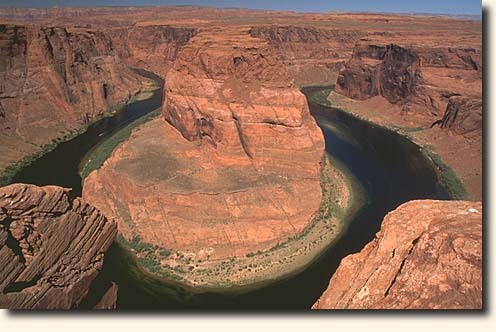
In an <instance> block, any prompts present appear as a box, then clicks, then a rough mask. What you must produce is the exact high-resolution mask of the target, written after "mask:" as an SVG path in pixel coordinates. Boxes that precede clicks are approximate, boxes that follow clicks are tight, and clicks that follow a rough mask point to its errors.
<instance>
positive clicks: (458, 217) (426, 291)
mask: <svg viewBox="0 0 496 332" xmlns="http://www.w3.org/2000/svg"><path fill="white" fill-rule="evenodd" d="M481 308H482V203H481V202H467V201H431V200H420V201H410V202H408V203H405V204H403V205H401V206H400V207H398V208H397V209H396V210H394V211H392V212H390V213H389V214H388V215H387V216H386V217H385V218H384V221H383V223H382V227H381V230H380V231H379V233H377V235H376V237H375V239H374V240H373V241H372V242H370V243H369V244H367V245H366V246H365V248H363V249H362V250H361V251H360V252H359V253H357V254H353V255H350V256H347V257H345V258H344V259H343V260H342V261H341V264H340V265H339V268H338V269H337V271H336V272H335V273H334V275H333V276H332V279H331V281H330V283H329V287H328V288H327V290H326V291H325V292H324V294H322V296H321V297H320V299H319V300H318V301H317V302H316V303H315V304H314V306H313V309H481Z"/></svg>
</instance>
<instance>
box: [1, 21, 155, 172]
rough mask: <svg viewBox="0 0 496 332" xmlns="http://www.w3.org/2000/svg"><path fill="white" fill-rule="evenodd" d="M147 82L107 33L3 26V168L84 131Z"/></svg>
mask: <svg viewBox="0 0 496 332" xmlns="http://www.w3.org/2000/svg"><path fill="white" fill-rule="evenodd" d="M147 81H148V80H147V79H145V78H143V77H142V76H140V75H138V74H137V73H135V72H134V71H132V70H131V69H130V68H129V67H128V66H126V65H124V64H123V63H122V62H121V61H120V59H119V57H118V56H117V55H116V52H115V51H114V49H113V44H112V41H111V39H110V38H109V37H108V36H107V35H106V34H105V33H103V32H102V31H94V30H85V29H84V30H83V29H70V28H65V27H53V26H34V25H14V24H12V25H5V24H2V25H0V113H1V115H0V129H1V131H0V137H1V140H2V145H1V146H0V155H1V157H0V170H3V169H4V168H5V167H6V166H7V165H9V164H10V163H12V162H16V161H18V160H19V159H21V158H22V157H24V156H25V155H28V154H31V153H34V152H38V151H39V150H40V149H41V147H42V146H43V145H45V144H48V143H51V142H52V140H54V139H57V138H61V137H63V136H66V135H68V134H69V133H70V132H71V131H77V130H79V129H81V127H83V126H84V125H85V124H87V123H90V122H92V121H93V120H94V119H96V118H97V117H99V116H101V115H102V114H103V113H105V112H107V111H109V110H110V108H111V107H112V106H115V105H116V104H119V103H122V102H125V101H127V100H128V99H129V98H130V97H131V96H133V95H135V94H137V93H138V92H139V91H140V89H141V86H142V84H143V83H144V82H147Z"/></svg>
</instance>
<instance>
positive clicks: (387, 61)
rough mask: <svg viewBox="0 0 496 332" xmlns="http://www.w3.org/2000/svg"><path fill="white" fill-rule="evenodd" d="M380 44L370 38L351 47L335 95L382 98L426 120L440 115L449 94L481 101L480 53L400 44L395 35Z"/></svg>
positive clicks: (445, 105) (465, 48)
mask: <svg viewBox="0 0 496 332" xmlns="http://www.w3.org/2000/svg"><path fill="white" fill-rule="evenodd" d="M385 42H386V40H384V39H379V40H377V38H372V37H370V36H369V37H367V38H364V40H363V41H361V42H360V43H358V44H357V45H356V46H355V48H354V51H353V56H352V58H351V60H349V61H348V62H347V63H346V64H345V68H344V69H343V70H342V71H341V72H340V74H339V77H338V79H337V84H336V92H338V93H340V94H342V95H345V96H347V97H350V98H353V99H357V100H366V99H370V98H372V97H376V96H381V97H383V98H384V99H385V101H386V102H388V103H391V104H394V105H399V106H401V108H402V111H403V112H405V113H411V112H416V113H420V115H423V116H424V117H427V118H429V117H430V118H431V119H432V117H433V116H434V117H437V116H442V115H443V113H444V112H445V110H446V107H447V105H448V103H449V100H450V98H451V97H452V96H463V97H464V98H470V99H478V100H481V99H482V55H481V50H480V49H477V48H473V47H469V46H467V47H463V46H461V47H460V46H459V47H453V46H443V44H441V45H439V46H434V45H432V46H430V45H428V46H425V45H422V46H421V45H416V44H405V43H404V42H399V41H398V40H397V37H396V38H391V39H389V42H390V43H388V44H386V43H385ZM395 42H398V44H396V43H395ZM462 77H463V79H461V78H462ZM431 122H433V121H431Z"/></svg>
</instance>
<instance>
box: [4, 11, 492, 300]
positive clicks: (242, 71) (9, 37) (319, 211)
mask: <svg viewBox="0 0 496 332" xmlns="http://www.w3.org/2000/svg"><path fill="white" fill-rule="evenodd" d="M0 18H1V20H2V24H0V54H1V58H0V59H1V60H0V66H1V67H0V75H1V76H0V78H1V80H0V81H1V83H0V128H2V131H1V134H0V137H1V140H2V145H1V146H0V156H1V157H0V171H3V173H4V174H6V175H4V177H3V179H2V180H3V182H4V183H9V179H10V175H12V174H13V173H15V171H16V170H17V169H18V168H19V167H22V166H24V165H25V164H26V163H29V162H30V160H32V159H33V158H36V157H37V156H39V155H40V154H42V153H46V152H48V151H49V150H50V149H51V148H52V147H53V145H55V144H57V143H59V142H61V141H64V140H68V139H70V138H72V137H73V136H75V135H77V134H78V133H80V132H81V131H84V130H85V128H87V126H88V125H90V124H91V123H94V122H96V121H98V120H99V119H101V118H104V117H106V116H111V115H113V114H118V112H119V109H120V108H122V106H123V105H125V104H126V103H131V102H133V101H135V100H139V99H142V98H146V97H147V96H148V95H149V94H150V93H151V91H154V90H156V89H157V88H160V87H159V85H158V84H157V82H155V81H154V80H152V79H151V78H149V77H146V76H144V75H142V73H140V71H139V70H138V69H144V70H147V71H149V72H152V73H155V74H157V75H158V76H160V77H161V78H162V79H164V81H165V84H164V87H163V103H162V110H161V116H160V117H155V118H153V119H152V120H150V121H147V122H145V123H144V124H140V125H139V126H136V127H135V128H134V129H133V130H132V131H131V134H130V135H129V138H128V139H125V140H123V141H122V142H120V144H118V145H117V146H115V147H114V148H113V151H112V153H111V154H109V156H108V158H107V159H106V160H105V161H104V163H103V165H102V166H101V167H99V168H98V169H96V170H94V171H93V172H91V173H90V174H89V175H88V176H85V178H84V179H82V181H84V182H83V194H82V196H83V198H82V200H84V202H87V203H89V204H91V206H94V208H93V207H90V205H85V204H86V203H82V200H81V199H80V198H76V199H75V200H74V201H73V203H71V204H69V205H68V206H65V205H64V209H65V210H63V211H62V212H61V213H63V214H64V213H68V212H67V211H68V210H70V209H71V208H74V209H75V213H76V214H78V213H79V214H81V215H83V219H84V218H86V216H87V214H88V213H89V212H86V210H88V209H89V210H91V211H92V212H91V213H89V214H97V215H98V217H95V218H96V219H98V220H99V221H100V222H102V220H105V222H106V220H107V219H105V217H103V215H105V216H106V218H108V220H114V221H115V222H116V224H117V229H118V232H119V236H118V242H119V243H121V244H122V245H124V247H126V248H127V249H129V250H130V251H131V252H132V253H133V254H134V255H135V256H136V257H137V259H138V263H139V264H140V266H141V268H142V269H143V270H144V272H146V273H149V274H151V275H154V276H156V277H160V278H164V279H166V280H169V279H173V280H175V281H176V282H183V283H185V284H188V285H189V286H208V287H228V286H229V285H244V284H249V283H254V282H255V281H256V282H260V281H261V280H262V279H268V278H269V279H274V278H276V277H282V276H285V275H287V274H290V273H291V272H292V271H293V270H295V271H296V270H298V269H301V268H304V267H305V266H308V265H309V264H310V263H311V262H312V261H313V258H314V257H318V256H319V252H317V251H316V249H314V251H313V252H308V251H305V250H302V249H301V248H300V247H297V246H299V244H298V243H297V241H296V240H301V239H302V238H301V237H302V236H308V237H309V238H310V239H313V240H312V241H313V242H312V243H321V246H320V247H319V246H317V247H319V250H321V251H322V250H325V249H326V248H327V246H328V245H330V243H334V241H335V240H337V239H338V238H339V236H340V233H341V232H344V231H345V224H346V222H344V221H343V220H344V219H345V216H349V215H351V212H350V211H351V206H352V205H353V204H352V200H353V199H355V200H357V199H358V196H359V195H358V194H357V193H356V192H355V191H356V189H354V188H352V186H350V183H348V181H347V179H346V175H345V172H343V171H342V170H340V169H339V167H337V164H336V163H335V162H333V161H330V160H329V159H328V158H327V156H326V154H325V151H324V150H325V148H326V143H327V142H325V141H324V136H323V134H322V131H321V129H320V128H319V126H318V125H317V123H316V121H315V119H314V117H313V116H312V114H311V113H310V111H309V107H308V104H307V100H306V98H305V96H304V95H303V93H302V92H301V91H300V88H302V87H306V86H325V87H327V90H323V95H322V98H321V99H320V102H321V103H322V104H323V105H326V106H332V107H335V108H339V109H341V111H343V112H346V113H347V114H351V115H353V116H355V117H357V118H360V119H362V120H365V121H369V122H370V123H373V124H375V125H380V126H383V127H386V128H389V129H391V130H394V131H396V132H398V133H400V134H401V135H404V136H406V137H408V138H409V139H410V140H412V141H413V142H415V143H416V144H418V145H419V146H420V148H421V149H422V150H423V151H425V152H424V153H425V154H426V155H427V156H428V158H430V160H431V161H432V162H433V164H434V165H435V167H437V171H438V173H439V176H440V179H441V185H443V186H445V187H446V188H447V191H448V192H449V193H450V195H451V197H452V198H458V199H466V200H474V201H477V200H481V199H482V187H483V182H482V134H483V133H482V126H483V125H482V121H483V112H482V70H483V66H482V33H481V24H480V22H478V21H468V20H457V19H453V18H448V17H442V16H439V17H429V16H415V15H409V16H402V15H386V14H347V13H322V14H318V13H312V14H302V13H294V12H267V11H251V10H238V9H226V10H219V9H213V8H194V7H191V8H189V7H188V8H181V7H171V8H146V7H144V8H139V9H138V8H127V7H122V8H98V9H97V8H64V9H50V10H42V9H40V10H36V9H16V8H5V9H0ZM330 144H332V142H331V143H330ZM330 148H331V149H332V146H331V147H330ZM16 186H22V185H16ZM19 188H24V189H22V190H21V189H19ZM19 188H16V187H12V186H11V187H5V188H3V189H2V190H7V191H6V193H5V194H4V196H5V195H9V194H7V192H10V191H13V192H14V193H15V194H14V195H21V194H20V192H23V193H25V194H26V195H27V197H28V200H31V199H33V198H32V197H38V196H39V195H42V196H43V195H46V196H47V197H51V196H52V195H55V194H54V193H57V194H56V195H57V197H52V198H50V199H48V198H46V199H45V201H43V200H42V201H41V202H40V204H41V203H43V204H45V205H46V204H49V202H48V201H52V203H53V201H55V202H59V200H60V199H59V198H58V197H59V196H60V197H63V201H64V202H65V201H66V200H68V199H69V198H67V195H68V191H67V190H68V189H62V188H57V189H55V187H50V188H49V187H44V188H41V189H39V188H35V187H19ZM47 188H48V189H47ZM40 190H41V192H46V193H47V194H40V192H39V191H40ZM5 197H10V196H5ZM16 197H17V196H16ZM43 197H45V196H43ZM35 201H36V199H35ZM55 204H61V203H55ZM64 204H66V203H64ZM33 205H36V204H34V203H33ZM80 205H81V206H83V205H84V206H85V208H84V209H83V210H84V213H83V212H81V208H80ZM420 205H422V209H420V210H421V211H423V213H422V214H419V215H415V213H411V212H408V211H414V210H415V208H418V207H419V206H420ZM23 209H24V210H26V211H24V212H18V211H22V210H23ZM96 209H97V210H96ZM14 210H15V211H17V212H16V213H21V214H22V215H24V214H25V213H27V214H29V213H32V214H33V215H32V216H31V218H34V219H35V220H36V221H35V222H34V224H35V225H36V224H37V223H38V222H39V221H37V220H39V219H40V218H41V219H43V218H48V219H46V220H47V222H48V221H49V218H52V217H53V218H55V216H52V215H50V214H49V213H48V212H46V211H45V209H43V208H41V210H36V208H35V207H33V208H28V207H26V206H23V207H21V208H16V209H14ZM468 210H470V211H471V210H475V211H477V213H472V212H469V213H465V212H466V211H468ZM9 211H10V210H6V211H4V210H3V209H2V213H6V214H7V216H8V218H14V217H11V215H12V213H13V212H12V211H10V212H9ZM97 211H99V212H97ZM336 211H339V214H338V213H337V212H336ZM405 211H406V212H405ZM481 211H482V206H481V203H476V202H469V201H467V202H456V203H455V202H450V201H447V202H439V201H427V200H426V201H419V202H417V201H413V202H410V203H406V204H405V205H402V206H400V207H399V208H398V209H397V210H395V211H394V212H391V214H389V215H388V216H386V218H385V219H384V222H383V228H382V230H381V232H380V233H379V234H378V237H377V238H376V239H374V240H372V242H371V243H369V244H368V245H367V246H366V247H365V248H364V249H362V251H361V252H360V253H358V254H355V255H352V256H348V257H346V258H344V259H343V261H342V263H341V265H340V267H339V268H338V269H337V272H336V273H335V274H334V275H333V277H332V279H331V283H330V286H329V289H328V290H327V291H326V292H325V293H324V294H323V296H322V298H321V299H320V300H319V301H318V302H317V303H316V304H315V305H314V308H316V309H328V308H448V307H450V308H451V307H453V308H480V307H481V306H482V303H481V298H482V296H481V292H482V285H481V273H482V272H481V271H482V268H481V264H482V258H481V257H482V253H481V250H480V245H481V239H482V238H481V232H480V224H481V216H480V213H479V212H481ZM407 212H408V213H407ZM424 212H425V213H424ZM458 212H459V213H458ZM47 213H48V214H47ZM100 213H101V214H100ZM5 218H7V217H5ZM16 218H17V217H16ZM23 218H24V217H23ZM57 218H58V215H57ZM23 220H24V219H23ZM321 221H322V222H321ZM403 222H406V224H405V223H403ZM464 222H465V223H466V225H465V224H464V225H463V227H460V228H457V233H450V231H452V229H451V226H452V225H454V224H456V225H459V224H463V223H464ZM30 223H31V224H32V223H33V222H30ZM54 224H56V222H54ZM315 225H319V226H315ZM406 225H409V226H410V227H409V229H410V230H411V232H407V234H406V235H405V234H404V233H405V231H404V229H403V228H402V227H407V226H406ZM43 227H45V226H43ZM112 227H115V226H112ZM112 227H111V228H112ZM35 228H36V227H35ZM317 230H318V231H317ZM104 233H106V234H107V235H106V241H105V243H100V242H99V243H97V244H95V245H94V246H90V247H91V250H92V251H89V254H88V258H91V259H93V260H95V259H96V258H95V257H96V256H95V257H90V256H91V253H94V252H98V253H99V254H98V255H97V256H98V260H97V261H96V262H93V263H92V264H93V265H94V266H93V265H92V266H91V268H89V267H82V266H78V268H79V269H89V270H90V273H89V275H91V277H86V279H85V281H84V282H81V281H80V280H79V279H78V278H80V277H79V276H77V277H71V278H73V279H67V280H68V281H67V283H66V284H65V285H69V284H71V283H72V284H73V285H77V284H78V283H79V282H81V284H84V285H85V286H84V287H82V286H81V288H79V289H78V290H77V293H74V294H73V295H70V298H71V299H70V300H68V299H65V300H64V299H62V298H61V299H60V301H61V302H56V301H55V299H54V298H53V297H52V295H51V294H52V292H53V291H52V290H50V289H51V288H50V286H49V284H46V283H45V281H44V280H45V279H44V277H47V276H48V275H47V273H48V271H52V270H49V269H48V266H47V264H48V263H43V264H41V266H42V267H40V263H36V259H35V260H34V262H35V263H36V264H35V265H34V266H36V268H37V269H41V270H40V271H38V272H36V273H35V272H33V273H34V274H33V273H31V274H30V277H31V278H32V277H33V276H34V275H38V276H39V275H42V276H43V277H41V278H40V279H38V281H37V283H36V285H35V286H33V287H31V288H29V287H28V288H26V289H23V290H22V291H21V292H20V293H19V292H18V293H19V294H18V293H13V294H16V295H15V296H17V297H15V296H14V295H10V294H11V293H7V294H6V296H7V298H8V299H9V301H11V302H5V303H6V306H8V307H22V306H23V307H37V306H47V307H51V308H52V307H57V306H63V307H74V306H76V305H78V304H79V303H81V301H82V299H83V298H84V296H85V295H86V292H87V287H88V285H89V284H90V283H91V280H92V279H93V278H94V277H95V275H96V270H98V269H99V266H101V260H100V258H101V255H103V252H105V250H106V249H107V248H108V246H109V245H110V243H111V242H112V241H113V238H114V237H115V236H116V234H115V233H116V230H115V228H112V229H111V230H106V231H105V232H104ZM413 233H415V234H413ZM403 237H407V238H405V239H404V238H403ZM410 237H412V238H410ZM413 237H415V238H413ZM446 237H447V238H449V241H451V242H453V243H455V242H456V244H457V246H455V248H453V251H449V250H448V249H449V248H445V247H442V246H441V247H440V245H441V244H443V243H444V242H442V241H443V240H442V239H444V238H446ZM6 239H7V237H6ZM304 239H306V238H304ZM419 239H420V240H419ZM85 240H88V239H87V238H85ZM85 240H81V242H78V241H79V240H75V239H74V240H73V241H72V242H76V243H80V245H84V241H85ZM5 241H6V240H5ZM47 241H48V240H47ZM319 241H321V242H319ZM72 242H71V243H72ZM47 243H48V242H47ZM440 243H441V244H440ZM438 244H439V245H438ZM458 244H459V246H458ZM88 245H89V244H88ZM382 246H387V247H388V251H377V250H375V248H377V247H379V248H382ZM7 247H8V245H4V246H3V248H7ZM27 247H28V248H29V250H32V246H31V244H30V245H29V246H27ZM431 247H435V248H436V249H433V251H432V252H431V251H429V252H426V248H431ZM47 248H48V247H47ZM305 248H307V247H306V246H305ZM391 248H392V249H391ZM79 249H80V248H71V249H70V250H69V252H73V251H74V255H77V252H78V250H79ZM390 249H391V250H390ZM444 249H446V250H444ZM37 250H38V249H37ZM45 250H48V249H45ZM54 250H56V249H54ZM281 250H282V251H281ZM440 250H442V251H440ZM41 252H43V251H41ZM391 252H393V254H392V256H393V257H392V258H391V259H390V256H389V255H390V253H391ZM397 253H398V254H397ZM428 254H429V255H431V256H432V257H434V258H432V257H431V256H428ZM29 255H34V256H33V257H36V254H35V253H33V252H30V253H29ZM29 255H28V256H27V257H30V256H29ZM95 255H96V254H95ZM283 256H286V257H287V258H288V259H287V260H284V261H283V260H282V257H283ZM9 257H10V256H9ZM42 257H45V256H42ZM85 257H86V256H85ZM467 257H468V258H467ZM40 259H46V258H40ZM433 259H437V260H438V261H439V260H442V261H443V262H444V260H453V264H457V265H456V266H455V267H454V266H452V265H449V266H445V265H443V264H441V263H438V265H436V264H434V263H432V262H431V260H433ZM29 260H31V258H29ZM365 260H367V261H370V266H366V265H365V264H364V263H363V262H362V261H365ZM391 260H392V261H391ZM405 262H406V263H405ZM255 263H256V264H255ZM57 264H58V263H57V262H50V263H49V264H48V265H53V266H56V265H57ZM64 264H65V263H64ZM88 264H89V263H88ZM440 264H441V265H440ZM90 265H91V264H90ZM253 265H255V266H253ZM63 266H65V265H63ZM95 266H97V267H95ZM247 266H249V267H250V268H248V267H247ZM61 268H62V267H60V268H58V269H59V270H60V269H61ZM17 269H20V267H16V270H15V271H17ZM33 269H34V268H33ZM55 269H57V268H55ZM374 269H376V270H377V271H378V270H381V271H382V270H384V271H386V272H387V275H388V276H389V275H390V276H393V275H396V277H394V278H393V277H391V278H389V279H388V278H383V280H382V279H381V278H377V279H378V280H375V279H374V278H372V279H370V284H368V283H366V282H365V281H364V279H367V278H368V277H370V273H372V272H371V271H372V270H374ZM219 270H221V272H220V273H219V272H218V271H219ZM422 270H424V271H425V270H429V271H435V272H436V273H437V274H435V276H436V278H437V279H435V280H434V279H432V280H431V282H433V285H432V287H433V288H435V287H438V286H439V287H440V288H439V289H432V292H431V293H430V295H425V294H424V296H423V297H422V299H424V300H423V301H420V300H419V301H416V302H415V301H413V300H414V299H413V297H414V296H417V295H414V294H418V292H419V291H420V290H419V289H418V288H415V285H412V284H411V283H409V281H408V280H409V278H410V277H411V276H413V277H412V278H415V280H422V281H425V280H426V277H425V276H424V275H422V272H418V271H422ZM453 270H459V271H463V272H460V273H465V274H466V275H468V276H469V277H470V280H465V279H463V278H464V276H460V275H458V274H456V273H455V272H453ZM53 271H55V270H53ZM16 273H17V272H16ZM257 275H258V276H257ZM255 276H257V278H258V279H256V278H255ZM8 278H10V279H8V282H7V284H6V285H7V286H8V284H10V283H12V282H14V281H13V280H15V278H19V277H17V276H9V277H8ZM64 278H65V277H64ZM67 278H69V277H67ZM351 278H352V279H353V280H355V281H354V282H353V287H352V288H350V289H344V286H343V285H346V283H347V282H349V280H350V279H351ZM467 278H468V277H467ZM379 279H381V280H379ZM392 279H394V280H393V281H391V280H392ZM2 280H3V279H2V278H0V281H2ZM5 280H7V279H5ZM26 280H27V279H26ZM26 280H25V278H24V279H23V278H20V279H19V280H17V281H15V282H25V281H26ZM457 282H465V284H466V292H462V293H457V292H456V291H455V290H454V289H455V288H456V286H453V285H455V284H456V283H457ZM465 284H464V285H465ZM108 286H109V287H108V291H107V292H106V293H105V295H103V296H102V300H101V301H100V302H99V304H95V307H97V308H113V307H115V297H116V296H117V294H118V285H117V284H115V283H112V284H110V285H108ZM5 287H6V286H5ZM85 287H86V288H85ZM70 288H72V287H70ZM75 288H78V287H75ZM441 288H442V289H441ZM47 289H48V291H47ZM364 289H365V290H364ZM429 289H430V288H429ZM26 291H28V292H40V293H39V294H40V296H39V297H42V295H43V294H44V292H46V294H48V295H43V296H45V297H44V300H43V301H42V302H40V303H41V304H39V303H38V304H35V303H32V302H22V301H24V297H23V296H28V295H26V294H25V292H26ZM426 291H427V290H426ZM374 292H375V293H374ZM365 293H367V294H366V295H364V294H365ZM20 294H22V295H20ZM30 294H31V293H30ZM37 294H38V293H37ZM338 294H340V295H339V298H338V297H337V296H338ZM370 294H373V295H370ZM37 296H38V295H37ZM479 300H480V301H479ZM26 301H27V300H26ZM30 301H32V300H30ZM450 301H451V302H450ZM0 303H1V301H0Z"/></svg>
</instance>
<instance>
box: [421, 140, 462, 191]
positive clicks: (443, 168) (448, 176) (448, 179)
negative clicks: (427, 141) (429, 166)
mask: <svg viewBox="0 0 496 332" xmlns="http://www.w3.org/2000/svg"><path fill="white" fill-rule="evenodd" d="M422 152H423V153H424V154H425V155H426V156H427V157H429V159H430V160H431V161H432V163H433V164H434V165H435V166H436V169H437V171H438V174H439V181H440V182H441V184H442V185H443V187H444V188H445V189H446V191H447V192H448V194H449V195H450V196H451V198H453V199H464V198H466V197H467V191H466V189H465V187H464V185H463V183H462V182H461V181H460V179H459V178H458V176H456V173H455V172H454V171H453V170H452V169H451V168H450V167H449V166H448V165H446V164H445V163H444V162H443V160H442V159H441V157H440V156H439V155H438V154H437V153H435V152H434V149H433V147H431V146H427V147H424V148H423V149H422Z"/></svg>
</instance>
